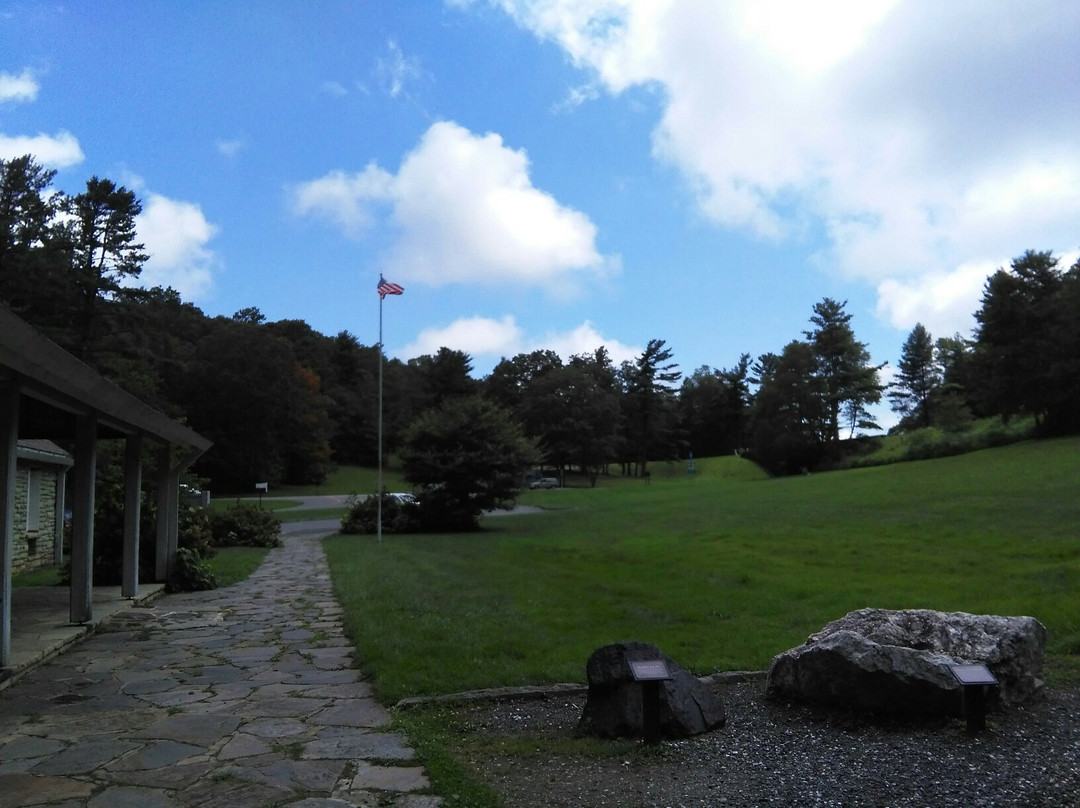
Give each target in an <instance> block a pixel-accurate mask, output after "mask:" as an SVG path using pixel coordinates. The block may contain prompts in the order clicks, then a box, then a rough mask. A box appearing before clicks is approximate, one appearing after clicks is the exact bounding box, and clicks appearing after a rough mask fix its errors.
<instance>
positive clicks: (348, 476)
mask: <svg viewBox="0 0 1080 808" xmlns="http://www.w3.org/2000/svg"><path fill="white" fill-rule="evenodd" d="M378 479H379V471H378V469H374V468H367V467H363V466H339V467H337V468H335V469H334V470H333V471H331V472H330V473H329V474H328V475H327V477H326V482H324V483H322V484H321V485H278V486H274V487H273V488H272V489H271V490H270V491H269V492H268V495H269V496H273V497H310V496H319V495H320V494H371V493H373V492H374V491H375V489H376V488H378ZM383 487H384V488H386V489H387V490H388V491H411V490H412V485H411V484H409V483H407V482H405V478H404V477H403V476H402V474H401V468H400V467H399V466H396V465H391V466H389V467H387V468H384V469H383ZM252 493H253V492H251V491H240V492H237V491H230V492H221V493H215V495H214V496H215V497H217V498H218V499H219V500H225V501H232V500H235V499H236V497H237V496H241V497H243V498H245V499H247V498H250V497H251V496H252ZM257 499H258V497H257V496H256V500H257Z"/></svg>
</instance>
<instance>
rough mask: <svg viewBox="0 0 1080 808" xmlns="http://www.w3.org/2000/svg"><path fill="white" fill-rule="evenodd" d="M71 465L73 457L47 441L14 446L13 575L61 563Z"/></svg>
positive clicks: (29, 441) (20, 443) (23, 441)
mask: <svg viewBox="0 0 1080 808" xmlns="http://www.w3.org/2000/svg"><path fill="white" fill-rule="evenodd" d="M74 464H75V458H74V457H72V456H71V455H70V454H69V453H68V452H65V451H64V450H63V449H61V448H60V447H59V446H57V445H56V444H55V443H53V442H52V441H50V440H20V441H19V442H18V444H17V445H16V449H15V510H14V515H13V516H14V518H13V528H14V529H13V531H12V533H13V537H12V538H13V542H12V558H11V571H12V572H13V573H18V572H24V571H26V570H32V569H36V568H38V567H44V566H48V565H50V564H55V565H57V566H58V565H59V564H61V563H62V561H63V553H64V493H65V491H66V489H67V472H68V469H70V468H71V467H72V466H73V465H74Z"/></svg>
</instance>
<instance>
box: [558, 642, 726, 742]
mask: <svg viewBox="0 0 1080 808" xmlns="http://www.w3.org/2000/svg"><path fill="white" fill-rule="evenodd" d="M647 659H662V660H663V661H664V662H665V664H666V665H667V669H668V673H669V674H670V675H671V679H670V680H667V681H661V682H659V687H660V735H661V737H663V738H669V739H674V738H686V737H689V736H691V735H699V734H701V733H702V732H708V731H709V730H711V729H715V728H717V727H720V726H723V724H724V722H725V721H726V720H727V712H726V710H725V709H724V702H723V699H721V698H720V697H719V696H718V695H716V694H715V693H713V692H712V691H711V690H709V689H708V688H707V687H705V685H703V684H702V683H701V682H699V681H698V680H697V679H696V678H695V677H694V676H693V675H691V674H690V673H688V672H687V671H685V670H683V668H681V667H680V666H679V665H678V664H677V663H676V662H674V661H673V660H672V659H671V658H670V657H668V656H666V655H665V654H663V653H662V652H661V651H660V649H659V648H657V647H656V646H655V645H651V644H649V643H642V642H625V643H615V644H614V645H605V646H604V647H603V648H598V649H597V650H595V651H593V653H592V655H591V656H590V657H589V660H588V662H587V663H586V665H585V671H586V674H587V675H588V678H589V695H588V699H587V700H586V702H585V709H584V710H582V713H581V719H580V721H579V722H578V728H579V729H580V730H581V731H582V732H585V733H588V734H590V735H597V736H599V737H601V738H623V737H635V736H640V735H642V733H643V732H644V727H643V720H642V710H641V694H642V690H643V686H642V683H641V682H636V681H634V677H633V675H632V674H631V672H630V664H629V663H630V661H631V660H633V661H638V660H647Z"/></svg>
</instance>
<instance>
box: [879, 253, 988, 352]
mask: <svg viewBox="0 0 1080 808" xmlns="http://www.w3.org/2000/svg"><path fill="white" fill-rule="evenodd" d="M1007 263H1008V262H1007V261H997V262H993V261H985V262H975V263H970V264H964V265H962V266H960V267H958V268H957V269H956V270H954V271H952V272H944V273H939V274H928V275H922V276H918V277H912V278H905V279H903V280H896V279H893V278H889V279H886V280H884V281H882V282H881V283H880V284H879V285H878V304H877V313H878V316H879V317H880V318H881V319H883V320H885V321H886V322H888V323H889V324H890V325H892V326H893V327H894V328H898V329H901V330H904V331H910V330H911V329H912V328H913V327H914V326H915V324H916V323H922V324H923V325H924V326H926V328H927V330H928V331H929V332H930V333H931V334H933V335H934V336H935V337H949V336H952V335H953V334H961V335H962V336H965V337H966V336H969V335H970V333H971V329H972V328H973V327H974V326H975V320H974V317H973V316H972V315H973V313H974V311H975V310H976V309H977V308H978V306H979V300H980V296H981V293H982V288H983V284H985V283H986V279H987V277H989V276H990V275H991V274H992V273H993V272H994V271H995V270H996V269H997V268H998V267H1000V266H1002V265H1004V264H1007Z"/></svg>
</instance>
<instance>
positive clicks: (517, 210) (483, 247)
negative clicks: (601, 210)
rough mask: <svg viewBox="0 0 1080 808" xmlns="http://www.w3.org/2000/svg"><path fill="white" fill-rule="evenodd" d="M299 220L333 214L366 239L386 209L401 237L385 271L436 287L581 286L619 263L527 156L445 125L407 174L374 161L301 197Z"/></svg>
mask: <svg viewBox="0 0 1080 808" xmlns="http://www.w3.org/2000/svg"><path fill="white" fill-rule="evenodd" d="M292 201H293V210H294V212H295V213H297V214H298V215H304V214H313V215H319V216H321V217H323V218H328V219H330V220H331V221H333V222H334V223H336V224H337V225H338V226H339V227H341V228H342V230H343V231H345V232H346V233H349V234H351V235H353V236H359V235H362V234H363V232H364V231H365V229H366V228H368V227H369V226H370V225H371V224H372V222H373V221H374V219H375V216H376V214H377V213H379V211H380V210H382V209H383V207H385V208H386V209H387V210H388V214H387V215H388V217H389V222H390V224H391V225H392V228H393V230H394V231H395V232H396V240H395V242H394V244H393V246H392V247H391V248H390V250H389V251H388V253H387V254H386V256H385V257H384V266H383V269H384V271H385V273H386V274H387V275H391V274H393V276H394V277H395V279H404V280H414V281H420V282H422V283H424V284H427V285H429V286H443V285H446V284H452V283H468V284H472V285H476V284H506V283H510V284H515V283H516V284H523V285H533V286H542V287H545V288H547V289H548V290H549V291H551V292H553V293H555V294H562V293H566V292H567V291H568V290H572V289H573V284H572V283H570V279H571V278H572V277H573V276H577V275H581V274H582V273H584V274H588V275H590V276H593V277H597V276H602V275H604V274H606V273H608V272H611V271H613V270H615V269H617V267H618V259H617V258H616V257H610V256H603V255H601V254H600V253H599V252H598V251H597V248H596V226H595V225H594V224H593V223H592V222H591V221H590V220H589V218H588V217H587V216H586V215H585V214H583V213H581V212H579V211H576V210H573V209H572V208H569V207H566V206H564V205H560V204H559V202H558V201H557V200H556V199H555V198H554V197H553V196H552V195H551V194H549V193H546V192H544V191H542V190H540V189H538V188H536V187H535V186H533V184H532V180H531V178H530V177H529V161H528V157H527V156H526V154H525V152H524V151H519V150H514V149H511V148H508V147H507V146H506V145H505V144H504V143H503V141H502V138H501V137H500V136H499V135H497V134H494V133H489V134H485V135H477V134H474V133H472V132H470V131H469V130H467V129H465V128H464V127H461V126H459V125H458V124H456V123H452V122H449V121H443V122H438V123H435V124H434V125H432V126H431V128H430V129H429V130H428V131H427V132H426V133H425V134H424V136H423V137H422V138H421V140H420V143H419V144H418V145H417V147H416V148H415V149H414V150H413V151H412V152H410V153H409V154H408V155H406V156H405V158H404V160H403V161H402V163H401V166H400V168H399V170H398V173H397V174H396V175H395V174H390V173H389V172H387V171H385V170H384V169H382V168H380V167H379V166H377V165H375V164H374V163H372V164H370V165H368V167H367V168H365V169H364V170H363V171H362V172H360V173H358V174H346V173H345V172H342V171H335V172H331V173H330V174H327V175H326V176H324V177H321V178H319V179H317V180H313V181H311V182H307V183H304V184H303V185H301V186H299V187H298V188H296V189H295V190H294V191H293V194H292Z"/></svg>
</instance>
